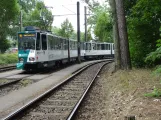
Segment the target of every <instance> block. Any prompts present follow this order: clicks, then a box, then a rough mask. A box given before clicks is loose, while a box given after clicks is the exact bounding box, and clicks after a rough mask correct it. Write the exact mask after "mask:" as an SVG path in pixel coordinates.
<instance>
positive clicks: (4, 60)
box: [0, 53, 18, 65]
mask: <svg viewBox="0 0 161 120" xmlns="http://www.w3.org/2000/svg"><path fill="white" fill-rule="evenodd" d="M17 61H18V55H17V53H5V54H0V65H7V64H13V63H17Z"/></svg>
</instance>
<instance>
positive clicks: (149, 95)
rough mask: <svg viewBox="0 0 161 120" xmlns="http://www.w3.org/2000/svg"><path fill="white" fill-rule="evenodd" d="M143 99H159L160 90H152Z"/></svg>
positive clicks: (160, 95)
mask: <svg viewBox="0 0 161 120" xmlns="http://www.w3.org/2000/svg"><path fill="white" fill-rule="evenodd" d="M144 96H145V97H161V89H158V88H154V90H153V92H151V93H146V94H144Z"/></svg>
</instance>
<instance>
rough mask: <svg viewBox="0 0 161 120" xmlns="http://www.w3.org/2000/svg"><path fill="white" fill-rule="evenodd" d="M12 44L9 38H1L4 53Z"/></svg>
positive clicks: (0, 47)
mask: <svg viewBox="0 0 161 120" xmlns="http://www.w3.org/2000/svg"><path fill="white" fill-rule="evenodd" d="M10 46H11V44H10V42H9V40H6V39H1V40H0V52H1V53H4V52H5V51H6V50H7V49H8V48H9V47H10Z"/></svg>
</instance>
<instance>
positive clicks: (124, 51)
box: [115, 0, 131, 70]
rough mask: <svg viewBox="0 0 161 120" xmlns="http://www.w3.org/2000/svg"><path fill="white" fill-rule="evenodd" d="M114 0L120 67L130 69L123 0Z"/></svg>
mask: <svg viewBox="0 0 161 120" xmlns="http://www.w3.org/2000/svg"><path fill="white" fill-rule="evenodd" d="M115 2H116V12H117V18H118V31H119V39H120V50H121V68H122V69H124V70H129V69H131V60H130V52H129V42H128V34H127V27H126V18H125V11H124V5H123V0H115Z"/></svg>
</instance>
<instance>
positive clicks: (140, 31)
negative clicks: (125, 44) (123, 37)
mask: <svg viewBox="0 0 161 120" xmlns="http://www.w3.org/2000/svg"><path fill="white" fill-rule="evenodd" d="M132 1H133V2H132V3H130V2H129V1H128V0H126V1H125V5H126V7H125V8H126V15H127V22H128V33H129V43H130V53H131V59H132V63H133V65H135V66H137V67H143V66H145V58H146V55H147V54H149V53H150V52H151V51H154V50H155V49H156V41H157V40H158V39H160V36H159V27H160V19H161V14H160V12H161V7H160V4H161V1H160V0H150V1H149V0H132ZM128 4H129V6H128Z"/></svg>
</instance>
